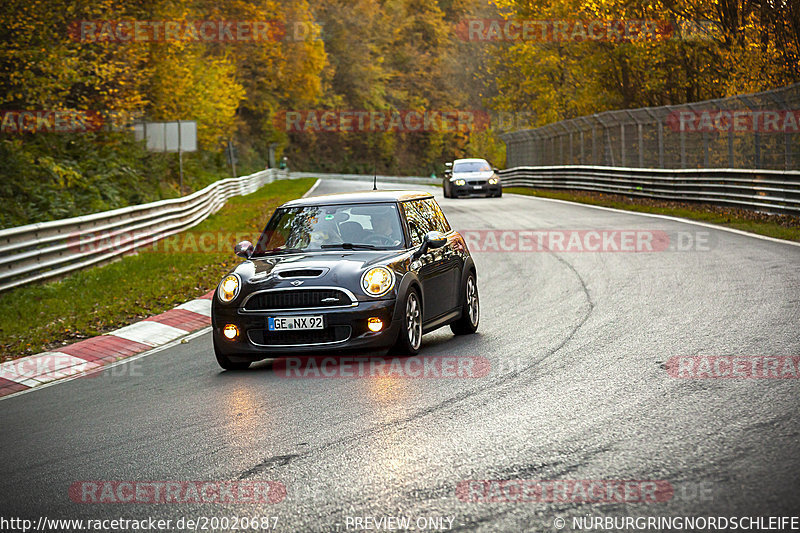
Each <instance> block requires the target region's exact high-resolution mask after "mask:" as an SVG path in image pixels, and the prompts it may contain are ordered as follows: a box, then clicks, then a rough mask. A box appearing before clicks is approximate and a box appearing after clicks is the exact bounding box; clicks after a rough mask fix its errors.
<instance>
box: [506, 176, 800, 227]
mask: <svg viewBox="0 0 800 533" xmlns="http://www.w3.org/2000/svg"><path fill="white" fill-rule="evenodd" d="M499 174H500V177H501V180H502V183H503V186H504V187H530V188H534V189H563V190H578V191H595V192H603V193H611V194H621V195H625V196H637V197H645V198H656V199H659V200H674V201H681V202H686V201H691V202H703V203H709V204H716V205H725V206H735V207H740V208H745V209H753V210H757V211H765V212H769V213H781V214H789V215H795V216H798V215H800V172H785V171H771V170H738V169H736V170H734V169H701V170H695V169H690V170H679V169H670V170H663V169H641V168H618V167H596V166H581V165H569V166H550V167H516V168H512V169H508V170H502V171H500V173H499Z"/></svg>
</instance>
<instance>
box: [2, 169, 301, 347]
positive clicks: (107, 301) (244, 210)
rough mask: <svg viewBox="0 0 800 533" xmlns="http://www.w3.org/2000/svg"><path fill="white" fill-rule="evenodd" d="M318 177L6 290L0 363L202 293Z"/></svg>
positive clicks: (268, 188)
mask: <svg viewBox="0 0 800 533" xmlns="http://www.w3.org/2000/svg"><path fill="white" fill-rule="evenodd" d="M314 181H315V180H314V179H298V180H281V181H277V182H274V183H271V184H268V185H265V186H264V187H262V188H261V189H260V190H258V191H257V192H255V193H253V194H250V195H248V196H241V197H236V198H231V199H230V200H228V202H227V203H226V204H225V206H224V207H223V208H222V209H221V210H220V211H219V212H217V213H216V214H214V215H212V216H210V217H209V218H207V219H206V220H204V221H203V222H202V223H201V224H199V225H197V226H195V227H194V228H192V229H191V230H189V231H187V232H184V233H181V234H180V235H176V236H173V237H170V238H168V239H165V240H164V241H160V242H159V243H156V244H155V245H153V246H151V247H149V248H143V249H140V250H139V252H138V253H136V254H134V255H129V256H125V257H123V258H122V259H120V260H118V261H115V262H113V263H110V264H108V265H104V266H101V267H97V268H92V269H88V270H83V271H80V272H76V273H74V274H71V275H69V276H67V277H65V278H64V279H62V280H60V281H55V282H51V283H46V284H35V285H28V286H23V287H19V288H17V289H13V290H11V291H8V292H5V293H3V294H0V360H2V361H6V360H11V359H16V358H19V357H23V356H26V355H31V354H36V353H39V352H42V351H46V350H54V349H57V348H58V347H59V346H63V345H66V344H70V343H72V342H76V341H78V340H81V339H85V338H88V337H93V336H95V335H100V334H102V333H106V332H108V331H112V330H115V329H118V328H120V327H122V326H125V325H128V324H131V323H133V322H136V321H138V320H141V319H143V318H147V317H148V316H152V315H154V314H158V313H161V312H163V311H166V310H168V309H172V308H173V307H175V306H176V305H180V304H181V303H183V302H185V301H187V300H190V299H192V298H196V297H198V296H202V295H203V294H205V293H207V292H208V291H210V290H212V289H213V288H214V287H216V285H217V283H219V280H220V278H221V277H222V276H223V275H224V274H225V272H226V271H227V270H228V269H230V268H231V267H233V266H234V265H236V264H237V263H238V262H240V261H241V259H240V258H238V257H236V256H235V255H233V246H234V244H235V242H236V240H239V239H244V238H249V239H250V240H252V241H253V242H255V240H256V239H257V238H258V235H259V234H260V233H261V230H262V229H263V228H264V226H265V225H266V223H267V219H268V218H269V216H270V215H271V214H272V211H273V210H274V209H275V207H277V206H278V205H280V204H282V203H284V202H286V201H288V200H292V199H294V198H298V197H300V196H302V195H303V193H305V192H306V191H307V190H308V189H309V188H310V187H311V185H312V184H313V183H314Z"/></svg>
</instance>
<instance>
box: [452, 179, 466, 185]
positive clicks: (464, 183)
mask: <svg viewBox="0 0 800 533" xmlns="http://www.w3.org/2000/svg"><path fill="white" fill-rule="evenodd" d="M453 183H455V184H456V185H458V186H461V185H466V184H467V182H466V181H464V180H456V181H454V182H453Z"/></svg>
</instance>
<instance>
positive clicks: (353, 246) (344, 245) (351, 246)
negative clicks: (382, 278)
mask: <svg viewBox="0 0 800 533" xmlns="http://www.w3.org/2000/svg"><path fill="white" fill-rule="evenodd" d="M320 248H322V249H330V248H344V249H345V250H356V249H363V250H385V249H386V248H381V247H379V246H373V245H371V244H356V243H352V242H341V243H339V244H323V245H322V246H320Z"/></svg>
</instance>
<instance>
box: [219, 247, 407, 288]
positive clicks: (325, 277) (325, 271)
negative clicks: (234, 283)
mask: <svg viewBox="0 0 800 533" xmlns="http://www.w3.org/2000/svg"><path fill="white" fill-rule="evenodd" d="M410 256H411V252H410V251H409V252H408V253H403V251H402V250H390V251H387V250H375V251H361V250H358V251H350V250H331V251H325V252H308V253H297V254H287V255H271V256H266V257H253V258H250V259H249V260H247V261H245V262H243V263H241V264H240V265H239V266H238V267H236V269H235V270H234V272H236V273H237V274H239V276H240V277H241V278H242V281H244V282H245V285H246V286H248V287H252V288H253V290H256V289H257V290H263V289H272V288H282V287H293V286H300V287H313V286H333V287H345V288H350V289H351V290H352V288H353V287H357V286H358V284H359V283H360V280H361V275H362V274H363V273H364V271H365V270H366V269H368V268H370V267H372V266H376V265H386V266H389V267H390V268H391V267H392V266H393V265H394V264H395V263H398V262H402V261H408V260H409V258H410ZM303 271H306V272H303ZM308 271H312V272H308ZM292 281H295V282H297V281H302V282H303V283H302V284H300V285H292Z"/></svg>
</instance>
